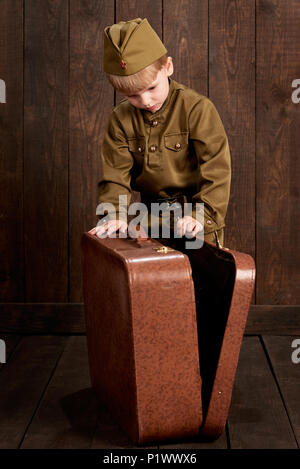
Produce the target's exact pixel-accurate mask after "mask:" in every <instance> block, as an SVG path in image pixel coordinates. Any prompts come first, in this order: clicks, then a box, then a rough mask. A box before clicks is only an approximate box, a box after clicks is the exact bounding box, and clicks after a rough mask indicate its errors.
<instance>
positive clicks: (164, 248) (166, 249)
mask: <svg viewBox="0 0 300 469" xmlns="http://www.w3.org/2000/svg"><path fill="white" fill-rule="evenodd" d="M152 249H154V251H156V252H163V253H167V252H170V251H175V249H173V248H169V246H160V247H158V248H157V247H155V248H152Z"/></svg>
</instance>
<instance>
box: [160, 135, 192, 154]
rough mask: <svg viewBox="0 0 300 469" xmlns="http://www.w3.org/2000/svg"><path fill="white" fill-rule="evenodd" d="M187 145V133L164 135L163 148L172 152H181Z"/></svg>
mask: <svg viewBox="0 0 300 469" xmlns="http://www.w3.org/2000/svg"><path fill="white" fill-rule="evenodd" d="M187 145H188V132H180V133H176V134H168V135H165V146H166V147H167V148H169V149H170V150H173V151H181V150H183V149H184V148H186V147H187Z"/></svg>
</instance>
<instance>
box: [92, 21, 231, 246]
mask: <svg viewBox="0 0 300 469" xmlns="http://www.w3.org/2000/svg"><path fill="white" fill-rule="evenodd" d="M173 70H174V68H173V63H172V58H171V57H168V56H167V50H166V48H165V46H164V45H163V43H162V42H161V40H160V39H159V37H158V36H157V34H156V33H155V31H154V30H153V29H152V28H151V26H150V24H149V23H148V21H147V19H143V20H142V19H141V18H136V19H134V20H131V21H121V22H119V23H117V24H114V25H112V26H110V27H106V28H105V30H104V71H105V72H106V73H107V76H108V79H109V81H110V83H111V84H112V85H113V86H114V88H115V89H116V90H118V91H119V92H121V93H122V94H124V95H125V99H124V100H122V101H121V103H120V104H119V105H118V106H116V107H115V108H114V109H113V111H112V113H111V116H110V120H109V123H108V128H107V132H106V134H105V137H104V141H103V145H102V155H101V157H102V169H103V177H102V180H101V181H100V183H99V204H105V203H107V202H109V203H111V204H112V205H113V206H114V207H115V210H116V212H114V211H111V212H109V211H108V213H107V214H106V215H105V216H104V217H103V218H102V219H100V221H99V222H98V224H97V226H96V227H95V228H93V229H92V230H90V233H92V234H96V235H97V236H99V237H103V236H110V235H111V234H112V233H114V232H115V231H117V230H119V231H120V232H122V233H125V231H126V230H127V228H128V225H127V222H126V216H125V215H126V212H127V208H128V205H129V202H130V195H131V192H132V190H135V191H139V192H140V193H141V202H143V203H145V204H146V206H147V207H149V209H150V208H151V203H152V202H158V203H162V202H166V203H168V202H169V203H174V202H179V203H180V204H181V205H182V204H183V202H189V203H191V204H192V213H191V214H190V215H185V214H183V215H184V216H182V217H180V218H179V219H177V220H176V223H177V224H176V229H177V232H178V233H179V235H181V236H184V235H185V234H186V233H187V232H188V231H189V232H191V233H192V235H196V233H200V232H201V231H202V230H203V228H204V239H205V240H207V241H210V242H213V243H216V242H218V241H220V243H221V244H223V229H224V226H225V223H224V219H225V215H226V210H227V205H228V200H229V192H230V177H231V175H230V151H229V146H228V140H227V136H226V134H225V131H224V127H223V125H222V122H221V120H220V117H219V115H218V113H217V111H216V109H215V107H214V105H213V103H212V102H211V101H210V100H209V99H208V98H207V97H205V96H203V95H200V94H199V93H197V92H196V91H194V90H191V89H189V88H187V87H186V86H185V85H182V84H180V83H177V82H175V81H174V80H172V79H171V78H170V76H171V75H172V74H173ZM120 195H123V196H124V195H126V196H128V197H127V200H128V204H127V205H125V206H124V205H123V206H122V205H121V206H119V196H120ZM197 203H203V204H204V220H203V224H204V227H203V226H202V224H201V223H200V222H199V221H198V219H197V217H196V204H197ZM100 206H101V205H100ZM98 207H99V206H98ZM100 213H102V214H103V213H104V212H103V211H102V212H101V211H100ZM97 214H99V211H97Z"/></svg>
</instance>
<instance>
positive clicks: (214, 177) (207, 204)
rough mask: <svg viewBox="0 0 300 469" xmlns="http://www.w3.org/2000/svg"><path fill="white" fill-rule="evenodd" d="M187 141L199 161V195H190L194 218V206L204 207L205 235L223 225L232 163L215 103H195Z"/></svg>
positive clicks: (206, 101)
mask: <svg viewBox="0 0 300 469" xmlns="http://www.w3.org/2000/svg"><path fill="white" fill-rule="evenodd" d="M189 131H190V139H191V140H192V145H193V148H194V152H195V154H196V157H197V160H198V171H199V180H198V192H197V193H196V194H194V195H193V197H192V203H193V217H196V207H197V206H196V203H197V202H198V203H203V204H204V233H205V234H207V233H211V232H213V231H215V230H218V229H220V228H223V227H224V226H225V222H224V220H225V215H226V211H227V206H228V201H229V196H230V182H231V162H230V150H229V144H228V139H227V136H226V133H225V130H224V127H223V124H222V121H221V119H220V116H219V114H218V112H217V110H216V108H215V106H214V104H213V103H212V102H211V101H210V100H209V99H208V98H206V97H204V98H203V99H202V100H201V101H199V102H198V103H196V104H195V106H194V107H193V109H192V111H191V113H190V115H189Z"/></svg>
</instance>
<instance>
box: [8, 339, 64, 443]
mask: <svg viewBox="0 0 300 469" xmlns="http://www.w3.org/2000/svg"><path fill="white" fill-rule="evenodd" d="M64 342H65V338H64V337H49V336H29V337H24V338H23V339H22V340H21V341H20V343H19V344H18V345H17V347H16V349H15V350H14V351H13V353H12V355H11V356H10V357H9V360H8V362H7V363H6V364H5V365H3V367H2V369H1V372H0V448H6V449H15V448H18V447H19V445H20V444H21V442H22V439H23V435H24V434H25V432H26V428H27V427H28V425H29V424H30V421H31V419H32V417H33V415H34V413H35V410H36V408H37V406H38V403H39V400H40V399H41V397H42V395H43V393H44V391H45V389H46V387H47V384H48V381H49V379H50V377H51V373H52V372H53V370H54V368H55V366H56V363H57V361H58V359H59V357H60V354H61V352H62V349H63V346H64Z"/></svg>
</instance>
